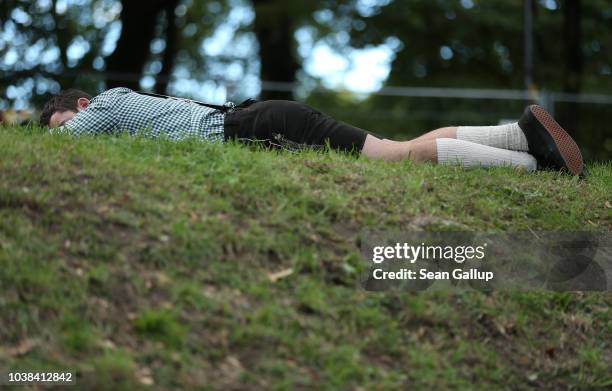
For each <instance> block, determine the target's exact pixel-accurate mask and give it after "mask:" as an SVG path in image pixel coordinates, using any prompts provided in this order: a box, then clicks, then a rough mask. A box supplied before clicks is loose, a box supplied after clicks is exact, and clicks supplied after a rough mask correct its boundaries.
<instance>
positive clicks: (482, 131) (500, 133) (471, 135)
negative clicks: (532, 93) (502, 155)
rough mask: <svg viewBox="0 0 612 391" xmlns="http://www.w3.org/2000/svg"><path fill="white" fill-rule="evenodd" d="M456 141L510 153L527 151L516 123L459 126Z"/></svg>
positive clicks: (523, 137)
mask: <svg viewBox="0 0 612 391" xmlns="http://www.w3.org/2000/svg"><path fill="white" fill-rule="evenodd" d="M457 140H464V141H470V142H473V143H476V144H482V145H488V146H490V147H495V148H503V149H509V150H512V151H524V152H527V151H529V148H528V146H527V139H526V138H525V134H523V131H522V130H521V128H520V127H519V125H518V123H517V122H514V123H511V124H505V125H498V126H459V127H458V128H457Z"/></svg>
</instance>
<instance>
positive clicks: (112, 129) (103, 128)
mask: <svg viewBox="0 0 612 391" xmlns="http://www.w3.org/2000/svg"><path fill="white" fill-rule="evenodd" d="M224 118H225V114H224V113H223V112H221V111H220V110H215V109H213V108H209V107H205V106H201V105H198V104H196V103H194V102H192V101H189V100H186V99H180V98H170V99H163V98H158V97H154V96H147V95H142V94H138V93H136V92H134V91H132V90H130V89H129V88H113V89H111V90H108V91H105V92H103V93H102V94H100V95H98V96H96V97H94V98H93V99H92V100H91V102H90V104H89V106H88V107H87V108H86V109H84V110H82V111H79V112H78V113H77V114H76V115H75V116H74V118H72V119H71V120H70V121H67V122H66V123H65V124H64V126H62V127H59V128H57V129H55V132H60V133H62V132H64V133H69V134H72V135H75V136H80V135H86V134H90V135H95V134H104V133H116V132H122V131H124V132H128V133H129V134H130V135H136V134H141V133H142V134H146V135H148V136H149V137H159V136H161V135H163V136H164V137H166V138H168V139H170V140H181V139H184V138H187V137H197V138H201V139H204V140H209V141H223V122H224Z"/></svg>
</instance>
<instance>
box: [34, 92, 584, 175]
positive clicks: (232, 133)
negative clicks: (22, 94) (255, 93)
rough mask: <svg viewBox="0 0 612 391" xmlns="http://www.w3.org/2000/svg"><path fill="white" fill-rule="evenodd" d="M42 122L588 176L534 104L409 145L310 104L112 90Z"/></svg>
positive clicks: (57, 109)
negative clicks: (508, 117)
mask: <svg viewBox="0 0 612 391" xmlns="http://www.w3.org/2000/svg"><path fill="white" fill-rule="evenodd" d="M40 121H41V123H42V124H43V125H45V126H49V127H51V128H53V129H55V130H54V131H57V132H67V133H70V134H73V135H83V134H103V133H114V132H119V131H126V132H129V133H130V134H131V135H135V134H138V133H139V132H140V131H142V130H147V131H148V132H149V134H150V135H152V136H153V137H157V136H160V135H164V136H165V137H167V138H169V139H172V140H179V139H182V138H186V137H190V136H191V137H193V136H195V137H198V138H201V139H203V140H209V141H226V140H233V139H234V140H238V141H241V142H247V143H252V142H260V143H262V144H263V145H265V146H268V147H272V148H287V149H300V148H304V147H310V148H314V149H323V148H324V147H325V146H326V145H328V146H329V147H330V148H332V149H335V150H339V151H344V152H350V153H355V154H358V155H359V154H360V155H364V156H366V157H368V158H372V159H384V160H402V159H411V160H413V161H415V162H428V161H429V162H437V163H441V164H459V165H461V166H464V167H474V166H482V167H494V166H512V167H517V168H520V169H524V170H526V171H534V170H536V169H555V170H564V171H565V170H567V171H568V172H569V173H571V174H573V175H580V174H582V172H583V161H582V154H581V152H580V149H579V148H578V145H576V143H575V142H574V140H573V139H572V138H571V137H570V136H569V134H567V133H566V132H565V130H563V128H562V127H561V126H559V124H558V123H557V122H556V121H555V120H554V119H553V118H552V116H551V115H550V114H548V113H547V112H546V111H545V110H544V109H543V108H541V107H539V106H536V105H532V106H529V107H527V108H526V109H525V112H524V113H523V115H522V117H521V118H520V120H519V121H518V122H515V123H510V124H505V125H498V126H459V127H454V126H453V127H446V128H440V129H436V130H433V131H431V132H429V133H426V134H424V135H422V136H420V137H417V138H415V139H413V140H410V141H393V140H389V139H382V138H379V137H376V136H374V135H373V134H371V133H369V132H366V131H364V130H362V129H359V128H357V127H354V126H351V125H348V124H346V123H343V122H340V121H336V120H335V119H333V118H331V117H329V116H327V115H325V114H323V113H320V112H319V111H317V110H315V109H313V108H311V107H308V106H306V105H304V104H301V103H297V102H292V101H281V100H270V101H263V102H256V101H253V100H248V101H246V102H244V103H242V104H240V105H239V106H234V105H233V104H232V103H227V104H226V105H224V106H212V105H206V104H203V103H200V102H195V101H190V100H186V99H181V98H173V97H165V96H158V95H153V94H145V93H140V92H135V91H132V90H130V89H127V88H114V89H111V90H108V91H106V92H104V93H102V94H100V95H98V96H96V97H94V98H92V97H91V96H90V95H89V94H87V93H85V92H82V91H79V90H75V89H70V90H66V91H63V92H61V93H60V94H59V95H57V96H55V97H54V98H53V99H51V100H50V101H49V102H48V103H47V104H46V105H45V107H44V109H43V111H42V114H41V118H40Z"/></svg>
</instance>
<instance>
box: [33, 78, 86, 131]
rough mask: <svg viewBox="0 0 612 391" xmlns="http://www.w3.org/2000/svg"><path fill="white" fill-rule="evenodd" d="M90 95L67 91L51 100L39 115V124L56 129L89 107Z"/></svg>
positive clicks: (74, 90) (72, 90)
mask: <svg viewBox="0 0 612 391" xmlns="http://www.w3.org/2000/svg"><path fill="white" fill-rule="evenodd" d="M90 99H91V95H89V94H88V93H86V92H83V91H80V90H76V89H73V88H71V89H69V90H64V91H62V92H60V93H59V94H58V95H56V96H54V97H53V98H51V100H50V101H48V102H47V103H46V104H45V107H43V110H42V113H41V114H40V124H41V125H43V126H49V127H51V128H56V127H58V126H62V125H64V123H65V122H66V121H69V120H71V119H72V118H73V117H74V116H75V114H76V113H78V112H79V111H81V110H84V109H86V108H87V106H89V100H90Z"/></svg>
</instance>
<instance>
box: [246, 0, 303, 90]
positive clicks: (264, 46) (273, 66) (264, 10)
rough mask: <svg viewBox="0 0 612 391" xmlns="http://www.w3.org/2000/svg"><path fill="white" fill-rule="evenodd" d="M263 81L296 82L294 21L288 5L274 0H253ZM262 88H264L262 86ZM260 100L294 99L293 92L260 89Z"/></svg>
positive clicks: (297, 67)
mask: <svg viewBox="0 0 612 391" xmlns="http://www.w3.org/2000/svg"><path fill="white" fill-rule="evenodd" d="M253 5H254V8H255V15H256V16H255V25H254V27H255V35H256V36H257V40H258V41H259V58H260V62H261V72H260V77H261V80H262V81H263V82H280V83H295V76H296V72H297V71H298V69H299V68H300V65H299V63H298V62H297V60H296V59H295V54H294V53H295V39H294V37H293V34H294V32H295V31H294V30H295V22H294V19H293V18H292V16H291V15H290V13H289V12H288V10H287V8H288V7H287V6H285V5H283V4H282V3H279V1H275V0H253ZM264 88H265V86H264ZM260 98H261V99H293V92H292V91H266V90H262V92H261V96H260Z"/></svg>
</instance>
